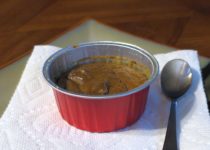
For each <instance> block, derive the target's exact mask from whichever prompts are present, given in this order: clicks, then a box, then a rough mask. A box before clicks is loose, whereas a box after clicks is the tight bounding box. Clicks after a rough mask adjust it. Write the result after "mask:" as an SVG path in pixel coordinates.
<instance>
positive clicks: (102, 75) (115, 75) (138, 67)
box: [58, 56, 149, 95]
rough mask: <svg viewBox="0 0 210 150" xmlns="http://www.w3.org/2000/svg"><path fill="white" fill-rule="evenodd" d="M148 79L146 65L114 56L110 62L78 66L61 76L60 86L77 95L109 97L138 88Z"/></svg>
mask: <svg viewBox="0 0 210 150" xmlns="http://www.w3.org/2000/svg"><path fill="white" fill-rule="evenodd" d="M100 57H101V58H102V56H100ZM106 57H107V56H106ZM104 58H105V56H104ZM148 78H149V69H148V68H147V67H146V66H145V65H142V64H138V63H136V62H135V61H133V60H130V59H127V58H126V59H125V58H124V59H119V58H117V57H116V58H115V57H113V56H112V59H109V60H108V61H102V62H100V61H98V62H97V61H96V62H91V63H87V64H80V65H77V66H76V67H74V68H73V69H72V70H70V71H69V72H68V73H66V74H65V75H63V76H61V78H60V79H59V81H58V84H59V85H61V86H63V87H64V88H66V89H67V90H69V91H72V92H76V93H81V94H88V95H108V94H116V93H120V92H125V91H128V90H131V89H133V88H136V87H137V86H139V85H141V84H143V83H144V82H145V81H147V80H148ZM62 84H63V85H62Z"/></svg>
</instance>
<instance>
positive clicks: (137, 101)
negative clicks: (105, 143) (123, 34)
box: [43, 41, 159, 132]
mask: <svg viewBox="0 0 210 150" xmlns="http://www.w3.org/2000/svg"><path fill="white" fill-rule="evenodd" d="M105 55H107V56H121V57H127V58H131V59H133V60H135V61H137V62H140V63H143V64H145V65H146V66H147V67H148V68H149V69H150V78H149V80H148V81H146V82H145V83H144V84H143V85H140V86H139V87H137V88H134V89H132V90H130V91H127V92H124V93H118V94H114V95H103V96H97V95H94V96H90V95H83V94H78V93H73V92H69V91H67V90H65V89H63V88H61V87H59V86H58V85H57V84H56V80H57V78H58V77H59V76H60V75H61V74H62V73H64V72H66V71H68V70H70V69H71V68H72V67H73V66H75V65H76V64H77V61H78V60H81V59H83V58H86V57H90V56H105ZM158 70H159V67H158V62H157V60H156V59H155V58H154V57H153V56H152V55H151V54H150V53H148V52H147V51H146V50H143V49H142V48H139V47H137V46H134V45H131V44H126V43H121V42H108V41H100V42H91V43H84V44H81V45H79V46H78V47H76V48H72V47H67V48H64V49H62V50H59V51H58V52H56V53H54V54H53V55H52V56H50V57H49V58H48V59H47V60H46V62H45V64H44V67H43V75H44V78H45V79H46V80H47V82H48V83H49V85H50V86H51V87H52V89H53V92H54V95H55V98H56V103H57V106H58V109H59V111H60V114H61V116H62V117H63V119H64V120H66V121H67V122H68V123H69V124H70V125H73V126H75V127H77V128H79V129H82V130H87V131H90V132H110V131H114V130H117V129H121V128H124V127H126V126H128V125H131V124H132V123H134V122H135V121H137V120H138V119H139V117H140V116H141V115H142V114H143V112H144V109H145V105H146V101H147V95H148V91H149V85H150V84H151V83H152V81H154V80H155V78H156V77H157V75H158Z"/></svg>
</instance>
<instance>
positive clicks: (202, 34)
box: [0, 0, 210, 68]
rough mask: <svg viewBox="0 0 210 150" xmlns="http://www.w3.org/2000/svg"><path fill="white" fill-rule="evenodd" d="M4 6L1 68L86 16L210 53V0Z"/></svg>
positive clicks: (18, 0) (61, 0)
mask: <svg viewBox="0 0 210 150" xmlns="http://www.w3.org/2000/svg"><path fill="white" fill-rule="evenodd" d="M0 10H1V11H0V68H3V67H4V66H6V65H8V64H10V63H12V62H14V61H16V60H18V59H19V58H21V57H22V56H24V55H26V54H28V53H30V52H31V50H32V48H33V46H34V45H36V44H43V43H47V41H50V40H52V39H54V38H55V37H57V36H58V35H60V34H61V33H63V32H64V31H66V30H67V29H71V28H72V27H75V25H77V24H78V22H80V21H81V20H83V19H84V18H93V19H96V20H98V21H101V22H102V23H105V24H108V25H111V26H113V27H116V28H118V29H120V30H123V31H126V32H128V33H131V34H134V35H137V36H141V37H144V38H148V39H151V40H154V41H156V42H160V43H162V44H167V45H170V46H175V47H177V48H193V49H197V50H198V51H199V54H201V55H204V56H207V57H210V52H209V50H210V44H209V42H210V36H209V35H210V11H209V10H210V1H208V0H200V1H198V0H191V1H190V0H184V1H181V0H174V1H168V0H159V1H154V0H147V1H145V0H114V1H111V0H106V1H98V0H82V1H76V0H30V1H28V0H7V1H3V0H1V5H0Z"/></svg>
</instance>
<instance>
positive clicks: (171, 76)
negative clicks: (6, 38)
mask: <svg viewBox="0 0 210 150" xmlns="http://www.w3.org/2000/svg"><path fill="white" fill-rule="evenodd" d="M191 82H192V71H191V68H190V66H189V64H188V63H187V62H186V61H184V60H182V59H174V60H171V61H169V62H168V63H167V64H166V65H165V66H164V68H163V70H162V73H161V88H162V90H163V92H164V93H165V94H166V95H167V96H168V97H170V98H171V110H170V116H169V120H168V127H167V132H166V137H165V142H164V145H163V150H177V149H178V146H177V135H176V103H177V98H178V97H180V96H182V95H183V94H184V93H185V92H186V91H187V90H188V88H189V87H190V85H191Z"/></svg>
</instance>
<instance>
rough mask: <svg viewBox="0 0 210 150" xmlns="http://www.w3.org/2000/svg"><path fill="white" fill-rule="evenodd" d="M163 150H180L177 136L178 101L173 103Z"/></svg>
mask: <svg viewBox="0 0 210 150" xmlns="http://www.w3.org/2000/svg"><path fill="white" fill-rule="evenodd" d="M163 150H178V148H177V136H176V101H172V102H171V110H170V116H169V120H168V127H167V132H166V137H165V142H164V145H163Z"/></svg>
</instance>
